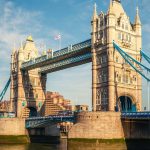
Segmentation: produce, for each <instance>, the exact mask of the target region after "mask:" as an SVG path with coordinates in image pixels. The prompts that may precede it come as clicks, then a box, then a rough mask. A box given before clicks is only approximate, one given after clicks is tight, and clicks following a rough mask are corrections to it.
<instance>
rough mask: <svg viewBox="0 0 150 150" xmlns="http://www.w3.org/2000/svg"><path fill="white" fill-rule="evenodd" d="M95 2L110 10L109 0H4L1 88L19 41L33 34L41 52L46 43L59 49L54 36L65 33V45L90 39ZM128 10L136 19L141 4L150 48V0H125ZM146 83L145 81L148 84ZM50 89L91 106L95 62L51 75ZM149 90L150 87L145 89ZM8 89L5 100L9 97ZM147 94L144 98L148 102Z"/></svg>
mask: <svg viewBox="0 0 150 150" xmlns="http://www.w3.org/2000/svg"><path fill="white" fill-rule="evenodd" d="M94 2H96V3H97V9H98V13H100V11H104V12H106V11H107V8H108V5H109V0H43V1H41V0H25V1H22V0H0V68H1V69H0V79H1V80H0V91H1V90H2V88H3V87H4V84H5V82H6V81H7V79H8V78H9V74H10V68H9V64H10V53H11V49H12V47H13V43H14V41H15V43H16V45H17V46H19V45H20V41H22V40H25V39H26V37H27V36H28V35H30V34H31V35H32V36H33V39H34V40H35V42H36V45H37V47H38V49H39V51H40V52H41V50H42V49H44V46H41V45H45V47H46V48H47V49H48V48H53V49H57V48H58V42H57V41H54V36H55V35H56V34H58V33H60V34H61V35H62V47H65V46H68V45H70V44H73V43H76V42H80V41H83V40H86V39H88V38H90V31H91V26H90V21H91V16H92V12H93V5H94ZM122 4H123V6H124V9H125V10H126V11H127V14H128V16H130V19H131V22H133V21H134V16H135V11H136V5H139V8H140V16H141V21H142V24H143V49H145V50H147V53H149V54H150V52H149V51H148V50H149V49H150V42H149V41H150V36H149V34H150V20H149V18H150V9H149V0H122ZM144 85H145V83H144ZM47 90H51V91H58V92H60V93H61V94H62V95H64V97H65V98H68V99H71V100H73V104H77V103H79V104H89V105H91V63H89V64H86V65H82V66H78V67H74V68H70V69H66V70H63V71H59V72H55V73H52V74H48V78H47ZM143 91H144V92H145V93H146V91H147V88H144V90H143ZM8 97H9V92H7V94H6V96H5V99H8ZM146 99H147V96H146V94H145V97H144V102H145V103H144V105H146Z"/></svg>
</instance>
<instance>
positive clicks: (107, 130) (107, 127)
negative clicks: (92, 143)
mask: <svg viewBox="0 0 150 150" xmlns="http://www.w3.org/2000/svg"><path fill="white" fill-rule="evenodd" d="M120 115H121V113H119V112H117V113H116V112H81V113H79V114H78V115H77V123H76V124H75V125H74V126H73V127H72V128H71V129H70V131H69V134H68V138H89V139H90V138H91V139H94V138H97V139H120V138H124V132H123V127H122V123H121V119H120Z"/></svg>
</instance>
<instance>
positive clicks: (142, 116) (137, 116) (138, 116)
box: [121, 112, 150, 120]
mask: <svg viewBox="0 0 150 150" xmlns="http://www.w3.org/2000/svg"><path fill="white" fill-rule="evenodd" d="M121 118H122V119H132V120H150V112H124V113H121Z"/></svg>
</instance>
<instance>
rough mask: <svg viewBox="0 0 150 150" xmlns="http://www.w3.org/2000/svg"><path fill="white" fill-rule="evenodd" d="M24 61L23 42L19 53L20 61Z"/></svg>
mask: <svg viewBox="0 0 150 150" xmlns="http://www.w3.org/2000/svg"><path fill="white" fill-rule="evenodd" d="M23 60H24V55H23V45H22V42H21V46H20V48H19V51H18V61H19V62H22V61H23Z"/></svg>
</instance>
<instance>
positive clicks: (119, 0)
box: [113, 0, 121, 3]
mask: <svg viewBox="0 0 150 150" xmlns="http://www.w3.org/2000/svg"><path fill="white" fill-rule="evenodd" d="M113 1H115V2H119V3H121V0H113Z"/></svg>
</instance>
